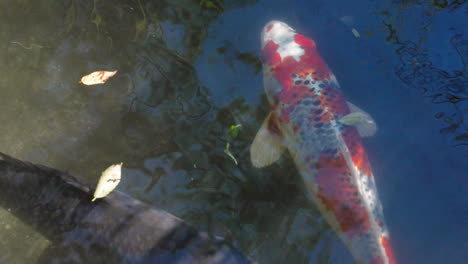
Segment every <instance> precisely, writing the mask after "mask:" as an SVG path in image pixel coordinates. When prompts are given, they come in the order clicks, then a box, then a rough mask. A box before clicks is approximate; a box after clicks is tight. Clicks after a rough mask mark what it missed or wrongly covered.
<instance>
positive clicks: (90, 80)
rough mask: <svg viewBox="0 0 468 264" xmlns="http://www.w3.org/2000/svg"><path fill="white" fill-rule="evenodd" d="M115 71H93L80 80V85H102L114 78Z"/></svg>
mask: <svg viewBox="0 0 468 264" xmlns="http://www.w3.org/2000/svg"><path fill="white" fill-rule="evenodd" d="M116 73H117V71H95V72H93V73H90V74H88V75H85V76H83V77H82V78H81V81H80V83H82V84H84V85H95V84H103V83H105V82H107V80H108V79H109V78H110V77H112V76H114V75H115V74H116Z"/></svg>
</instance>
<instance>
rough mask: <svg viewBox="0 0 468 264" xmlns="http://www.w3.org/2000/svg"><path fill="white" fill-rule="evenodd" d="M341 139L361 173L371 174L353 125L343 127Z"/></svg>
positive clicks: (359, 137) (359, 138)
mask: <svg viewBox="0 0 468 264" xmlns="http://www.w3.org/2000/svg"><path fill="white" fill-rule="evenodd" d="M343 139H344V141H345V143H346V145H347V146H348V149H349V152H350V154H351V159H352V160H353V163H354V165H355V166H356V167H357V168H358V170H359V171H360V172H361V173H362V174H364V175H367V176H371V175H372V169H371V167H370V164H369V160H368V159H367V154H366V152H365V150H364V147H363V146H362V141H361V136H359V133H358V131H357V129H356V128H355V127H347V128H345V130H344V131H343Z"/></svg>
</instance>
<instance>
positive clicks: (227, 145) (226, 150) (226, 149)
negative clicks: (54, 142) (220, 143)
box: [224, 142, 237, 166]
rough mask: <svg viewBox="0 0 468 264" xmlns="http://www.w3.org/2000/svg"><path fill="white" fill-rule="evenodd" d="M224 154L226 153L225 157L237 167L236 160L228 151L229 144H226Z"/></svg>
mask: <svg viewBox="0 0 468 264" xmlns="http://www.w3.org/2000/svg"><path fill="white" fill-rule="evenodd" d="M224 153H226V155H228V156H229V157H230V158H231V159H232V160H233V161H234V163H235V164H236V166H237V160H236V158H235V157H234V155H232V153H231V151H229V142H228V143H227V144H226V148H225V149H224Z"/></svg>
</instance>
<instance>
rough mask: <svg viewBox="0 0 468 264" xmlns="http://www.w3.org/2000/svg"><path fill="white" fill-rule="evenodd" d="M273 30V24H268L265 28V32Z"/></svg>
mask: <svg viewBox="0 0 468 264" xmlns="http://www.w3.org/2000/svg"><path fill="white" fill-rule="evenodd" d="M272 28H273V24H270V25H268V26H267V28H266V32H270V30H271V29H272Z"/></svg>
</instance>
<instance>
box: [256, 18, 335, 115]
mask: <svg viewBox="0 0 468 264" xmlns="http://www.w3.org/2000/svg"><path fill="white" fill-rule="evenodd" d="M261 40H262V59H263V71H264V86H265V91H266V94H267V97H268V100H269V102H270V104H271V105H272V106H274V105H276V104H277V103H278V100H280V95H283V96H288V95H292V94H295V93H296V92H297V90H304V89H305V88H304V87H303V85H302V86H301V85H299V86H298V85H296V82H298V81H300V82H301V83H302V81H301V80H306V78H308V79H307V81H306V84H309V83H312V82H318V81H325V80H329V79H330V78H331V75H330V73H329V70H328V68H327V66H326V64H325V63H324V62H323V60H322V58H321V57H320V55H319V53H318V52H317V49H316V45H315V42H314V41H313V40H312V39H309V38H307V37H305V36H303V35H301V34H298V33H296V31H295V30H294V29H292V28H291V27H290V26H288V25H287V24H285V23H283V22H280V21H271V22H269V23H267V24H266V26H265V27H264V29H263V31H262V37H261ZM317 85H318V84H317Z"/></svg>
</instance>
